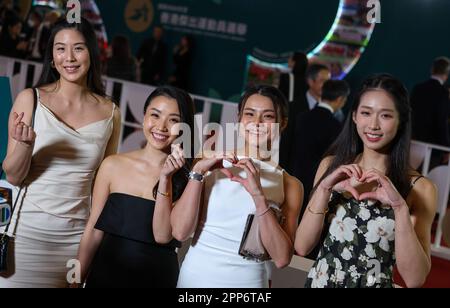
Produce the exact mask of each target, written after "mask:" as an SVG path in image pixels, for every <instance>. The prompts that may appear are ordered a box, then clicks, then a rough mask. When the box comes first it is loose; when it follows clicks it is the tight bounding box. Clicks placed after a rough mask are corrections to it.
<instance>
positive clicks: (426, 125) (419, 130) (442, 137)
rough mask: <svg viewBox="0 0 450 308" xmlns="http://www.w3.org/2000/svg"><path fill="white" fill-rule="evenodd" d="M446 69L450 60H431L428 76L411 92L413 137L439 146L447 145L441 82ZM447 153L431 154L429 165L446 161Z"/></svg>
mask: <svg viewBox="0 0 450 308" xmlns="http://www.w3.org/2000/svg"><path fill="white" fill-rule="evenodd" d="M449 72H450V60H449V59H448V58H446V57H439V58H436V59H435V60H434V61H433V65H432V67H431V78H430V79H428V80H427V81H425V82H423V83H421V84H418V85H416V86H415V87H414V88H413V90H412V92H411V108H412V128H413V139H414V140H419V141H423V142H426V143H432V144H437V145H442V146H447V147H448V146H450V137H449V131H448V116H449V109H450V102H449V93H448V89H447V88H446V87H444V83H445V82H446V81H447V79H448V75H449ZM447 159H448V155H444V156H443V155H442V153H439V154H435V155H433V156H432V161H431V165H430V168H432V167H433V166H436V165H439V164H440V163H442V162H444V161H446V160H447Z"/></svg>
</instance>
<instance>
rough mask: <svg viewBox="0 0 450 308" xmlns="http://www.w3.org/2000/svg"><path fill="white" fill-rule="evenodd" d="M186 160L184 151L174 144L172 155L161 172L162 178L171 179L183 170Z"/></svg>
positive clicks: (168, 157)
mask: <svg viewBox="0 0 450 308" xmlns="http://www.w3.org/2000/svg"><path fill="white" fill-rule="evenodd" d="M185 163H186V160H185V158H184V153H183V150H182V149H181V147H180V145H179V144H172V153H171V154H170V155H169V156H167V159H166V161H165V163H164V166H163V168H162V170H161V177H167V178H168V177H171V176H172V175H174V174H175V172H177V171H178V170H180V169H181V168H183V166H184V164H185Z"/></svg>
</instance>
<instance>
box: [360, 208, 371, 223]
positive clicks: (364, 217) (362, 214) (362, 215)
mask: <svg viewBox="0 0 450 308" xmlns="http://www.w3.org/2000/svg"><path fill="white" fill-rule="evenodd" d="M358 216H359V217H360V218H361V219H362V220H363V221H366V220H368V219H369V218H370V211H369V210H368V209H366V208H365V207H361V208H360V210H359V213H358Z"/></svg>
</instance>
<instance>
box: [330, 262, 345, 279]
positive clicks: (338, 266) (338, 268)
mask: <svg viewBox="0 0 450 308" xmlns="http://www.w3.org/2000/svg"><path fill="white" fill-rule="evenodd" d="M334 264H335V266H336V270H335V272H334V275H333V276H334V278H335V279H334V282H335V283H342V282H343V281H344V278H345V272H344V271H342V264H341V261H339V259H337V258H334Z"/></svg>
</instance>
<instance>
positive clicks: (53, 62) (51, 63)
mask: <svg viewBox="0 0 450 308" xmlns="http://www.w3.org/2000/svg"><path fill="white" fill-rule="evenodd" d="M50 66H51V67H53V68H55V61H53V60H52V61H51V62H50Z"/></svg>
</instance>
